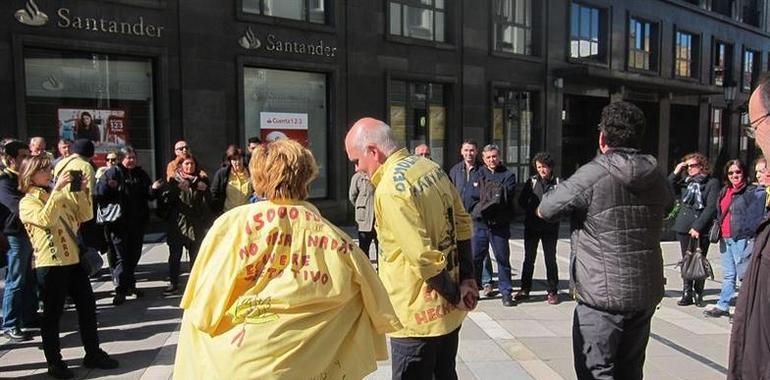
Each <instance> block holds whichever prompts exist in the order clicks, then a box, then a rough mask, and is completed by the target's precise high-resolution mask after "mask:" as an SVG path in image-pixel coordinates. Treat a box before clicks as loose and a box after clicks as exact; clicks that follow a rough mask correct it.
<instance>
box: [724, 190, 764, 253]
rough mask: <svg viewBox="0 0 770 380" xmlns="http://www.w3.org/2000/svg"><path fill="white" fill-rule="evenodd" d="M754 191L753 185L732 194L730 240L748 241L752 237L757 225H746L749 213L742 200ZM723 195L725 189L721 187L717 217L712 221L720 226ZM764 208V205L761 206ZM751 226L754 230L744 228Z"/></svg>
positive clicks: (746, 205) (746, 204)
mask: <svg viewBox="0 0 770 380" xmlns="http://www.w3.org/2000/svg"><path fill="white" fill-rule="evenodd" d="M754 189H756V186H754V185H746V186H744V187H742V188H741V189H740V190H738V191H737V192H734V193H733V196H732V200H731V201H730V207H729V210H730V235H731V236H730V238H732V239H734V240H743V239H749V238H752V237H754V228H756V226H757V225H758V224H757V223H747V222H748V220H746V217H747V214H748V213H749V210H748V205H749V204H748V203H747V199H745V198H744V196H745V195H746V194H753V193H754ZM725 194H727V187H726V186H725V187H723V188H722V190H721V191H720V192H719V200H718V201H717V217H716V219H715V221H714V223H719V224H720V225H721V224H722V219H723V218H724V215H722V208H721V207H720V204H721V203H722V198H724V197H725ZM762 207H764V205H763V206H762ZM752 224H753V226H754V228H745V227H746V226H751V225H752Z"/></svg>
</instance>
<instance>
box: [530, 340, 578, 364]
mask: <svg viewBox="0 0 770 380" xmlns="http://www.w3.org/2000/svg"><path fill="white" fill-rule="evenodd" d="M518 340H519V341H520V342H521V343H523V344H524V345H525V346H527V348H529V349H530V350H531V351H532V352H534V353H535V355H537V357H539V358H540V359H543V360H548V359H565V358H572V338H560V337H555V338H544V337H537V338H518Z"/></svg>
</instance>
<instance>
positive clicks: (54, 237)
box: [19, 156, 118, 379]
mask: <svg viewBox="0 0 770 380" xmlns="http://www.w3.org/2000/svg"><path fill="white" fill-rule="evenodd" d="M51 169H52V167H51V162H50V161H49V160H48V159H47V158H45V157H44V156H38V157H30V158H29V159H27V160H26V161H24V163H23V164H22V166H21V170H20V174H19V190H20V191H21V192H23V193H25V196H24V197H23V198H22V199H21V201H20V202H19V218H20V219H21V222H22V223H24V227H25V229H26V230H27V234H28V235H29V238H30V241H31V243H32V247H33V249H34V252H35V269H36V272H37V273H36V274H37V283H38V287H39V289H40V297H41V298H42V300H43V319H42V321H41V327H40V332H41V335H42V338H43V351H44V353H45V360H46V362H47V364H48V374H49V375H51V376H53V377H55V378H57V379H69V378H71V377H73V373H72V371H70V370H69V368H67V364H66V363H65V362H64V361H63V360H62V356H61V347H60V343H59V320H60V319H61V315H62V312H63V311H64V299H65V297H66V296H67V295H69V296H70V297H72V300H73V301H74V302H75V308H76V309H77V313H78V326H79V330H80V338H81V340H82V342H83V348H85V351H86V355H85V358H84V359H83V365H84V366H86V367H88V368H101V369H112V368H117V367H118V362H117V361H116V360H114V359H112V358H110V357H109V355H107V353H106V352H104V351H102V350H101V349H100V348H99V335H98V333H97V331H96V324H97V322H96V301H95V299H94V293H93V290H92V289H91V283H90V282H89V280H88V274H87V273H86V272H85V270H83V267H82V266H81V265H80V264H79V262H80V258H79V254H80V252H79V251H78V243H77V242H76V241H75V240H74V239H73V237H72V236H74V235H75V233H76V232H77V229H78V226H79V224H80V223H82V222H85V221H87V220H90V219H91V218H93V210H92V208H91V206H89V203H90V199H89V197H90V196H91V194H89V191H88V184H87V181H88V178H86V177H85V176H84V177H83V183H82V184H81V188H82V189H84V190H83V191H77V192H74V193H73V196H67V195H66V194H65V192H64V191H62V190H63V189H64V188H65V187H66V186H69V185H70V183H71V182H72V177H71V176H70V173H69V172H68V171H65V172H63V173H62V174H61V175H60V176H59V178H58V180H57V181H56V184H55V185H54V187H53V190H51V189H49V188H48V185H49V183H50V181H51ZM67 229H69V230H71V231H72V233H68V232H67V231H66V230H67Z"/></svg>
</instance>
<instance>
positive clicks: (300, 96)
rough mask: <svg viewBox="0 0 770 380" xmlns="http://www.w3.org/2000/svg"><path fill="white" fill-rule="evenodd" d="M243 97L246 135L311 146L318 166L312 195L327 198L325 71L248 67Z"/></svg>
mask: <svg viewBox="0 0 770 380" xmlns="http://www.w3.org/2000/svg"><path fill="white" fill-rule="evenodd" d="M243 96H244V98H243V109H244V134H243V136H244V138H249V137H251V136H260V138H261V139H262V141H271V140H273V139H277V138H291V139H294V140H297V141H299V142H301V143H302V144H303V145H305V146H306V147H308V148H309V149H310V150H311V151H312V152H313V156H315V159H316V162H317V163H318V167H319V175H318V178H317V179H316V180H315V181H313V182H311V183H310V197H311V198H324V197H326V196H327V195H328V182H329V169H328V166H327V162H328V150H327V149H328V148H327V136H328V135H329V134H330V132H329V123H328V118H329V113H328V107H327V100H326V74H321V73H311V72H301V71H288V70H272V69H262V68H255V67H245V68H244V69H243ZM244 145H246V142H245V141H244Z"/></svg>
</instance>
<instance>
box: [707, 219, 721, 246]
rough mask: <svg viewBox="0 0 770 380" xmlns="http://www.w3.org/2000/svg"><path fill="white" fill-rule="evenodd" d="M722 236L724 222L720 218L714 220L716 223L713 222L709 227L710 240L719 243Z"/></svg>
mask: <svg viewBox="0 0 770 380" xmlns="http://www.w3.org/2000/svg"><path fill="white" fill-rule="evenodd" d="M721 237H722V223H720V222H719V220H714V223H711V228H710V229H709V242H711V243H719V238H721Z"/></svg>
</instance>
